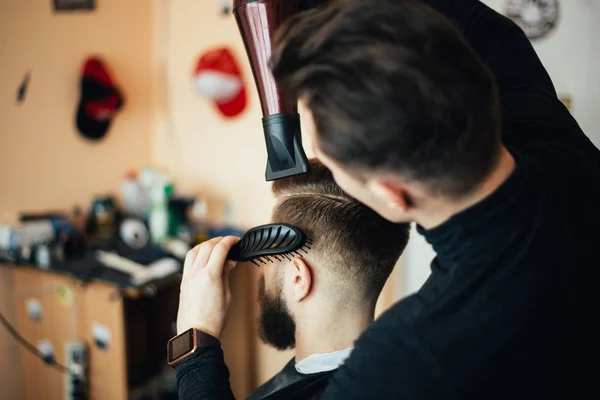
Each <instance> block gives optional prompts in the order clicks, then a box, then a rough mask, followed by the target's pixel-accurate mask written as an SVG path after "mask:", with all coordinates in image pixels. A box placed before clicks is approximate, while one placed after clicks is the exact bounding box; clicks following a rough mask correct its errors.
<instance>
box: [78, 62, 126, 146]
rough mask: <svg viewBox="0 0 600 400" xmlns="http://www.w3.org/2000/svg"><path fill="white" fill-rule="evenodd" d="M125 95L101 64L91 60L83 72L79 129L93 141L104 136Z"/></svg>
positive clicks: (85, 64)
mask: <svg viewBox="0 0 600 400" xmlns="http://www.w3.org/2000/svg"><path fill="white" fill-rule="evenodd" d="M123 102H124V100H123V96H122V95H121V92H120V91H119V89H118V88H117V87H116V86H115V84H114V83H113V81H112V79H111V77H110V75H109V74H108V71H107V69H106V67H105V66H104V64H103V63H102V61H101V60H100V59H99V58H96V57H90V58H88V59H87V60H86V61H85V63H84V65H83V70H82V76H81V98H80V100H79V106H78V108H77V129H79V132H81V134H82V135H83V136H84V137H86V138H88V139H92V140H99V139H101V138H103V137H104V135H105V134H106V132H107V131H108V128H109V127H110V123H111V121H112V119H113V117H114V115H115V114H116V113H117V111H119V110H120V109H121V107H122V106H123Z"/></svg>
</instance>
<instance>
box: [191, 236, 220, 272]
mask: <svg viewBox="0 0 600 400" xmlns="http://www.w3.org/2000/svg"><path fill="white" fill-rule="evenodd" d="M221 239H222V237H221V236H219V237H216V238H212V239H210V240H207V241H205V242H202V243H200V244H199V245H197V246H196V247H194V248H193V249H192V250H190V251H188V253H187V254H186V256H185V261H184V264H183V273H184V274H185V273H186V272H187V273H189V272H190V271H191V270H193V269H197V268H203V267H204V266H205V265H206V263H207V262H208V260H209V258H210V253H212V249H213V248H214V247H215V244H217V243H219V242H220V241H221Z"/></svg>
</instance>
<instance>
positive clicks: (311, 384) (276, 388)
mask: <svg viewBox="0 0 600 400" xmlns="http://www.w3.org/2000/svg"><path fill="white" fill-rule="evenodd" d="M334 372H335V370H331V371H325V372H318V373H314V374H303V373H301V372H298V371H297V370H296V362H295V359H293V358H292V359H291V360H290V361H289V362H288V363H287V364H286V365H285V367H283V369H282V370H281V371H280V372H279V373H278V374H277V375H275V376H274V377H273V378H271V379H269V380H268V381H267V382H265V383H264V384H263V385H261V386H260V387H258V388H257V389H256V390H255V391H253V392H252V394H250V396H248V398H247V399H246V400H262V399H265V400H266V399H277V398H283V397H280V396H281V393H285V395H286V398H289V395H290V393H291V394H292V395H294V396H300V395H301V396H302V398H304V399H308V398H315V397H317V396H318V395H319V394H320V393H321V392H322V391H323V389H324V388H325V385H326V384H327V382H329V378H330V377H331V375H333V373H334Z"/></svg>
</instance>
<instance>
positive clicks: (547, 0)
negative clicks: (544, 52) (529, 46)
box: [506, 0, 558, 39]
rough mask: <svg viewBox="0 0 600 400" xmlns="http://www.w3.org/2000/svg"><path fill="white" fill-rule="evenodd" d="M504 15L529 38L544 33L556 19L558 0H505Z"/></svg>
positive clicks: (537, 36)
mask: <svg viewBox="0 0 600 400" xmlns="http://www.w3.org/2000/svg"><path fill="white" fill-rule="evenodd" d="M506 16H507V17H508V18H510V19H512V20H513V21H514V22H515V23H516V24H517V25H519V26H520V27H521V29H523V31H524V32H525V34H526V35H527V37H528V38H530V39H535V38H539V37H542V36H544V35H546V34H547V33H548V32H550V31H551V30H552V29H553V28H554V27H555V25H556V22H557V21H558V0H506Z"/></svg>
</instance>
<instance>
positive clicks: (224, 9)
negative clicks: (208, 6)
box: [217, 0, 232, 17]
mask: <svg viewBox="0 0 600 400" xmlns="http://www.w3.org/2000/svg"><path fill="white" fill-rule="evenodd" d="M217 1H218V2H219V11H220V12H221V15H223V16H224V17H226V16H228V15H231V5H232V0H217Z"/></svg>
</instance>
